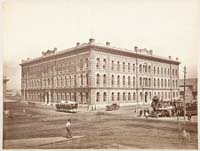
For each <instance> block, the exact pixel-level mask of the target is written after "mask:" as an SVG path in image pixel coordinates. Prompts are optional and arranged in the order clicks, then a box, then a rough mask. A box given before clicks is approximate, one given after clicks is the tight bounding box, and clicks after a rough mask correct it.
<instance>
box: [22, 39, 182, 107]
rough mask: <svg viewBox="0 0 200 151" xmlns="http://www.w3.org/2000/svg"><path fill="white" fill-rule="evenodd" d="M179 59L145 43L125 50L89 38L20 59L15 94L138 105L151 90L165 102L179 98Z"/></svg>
mask: <svg viewBox="0 0 200 151" xmlns="http://www.w3.org/2000/svg"><path fill="white" fill-rule="evenodd" d="M179 64H180V62H179V61H178V58H176V59H172V58H171V56H169V57H167V58H164V57H160V56H156V55H154V54H153V51H152V50H147V49H146V48H144V49H139V48H137V47H134V49H132V50H127V49H121V48H116V47H113V46H111V44H110V42H106V44H99V43H96V42H95V39H89V42H88V43H83V44H80V43H77V44H76V46H75V47H72V48H69V49H66V50H63V51H59V52H57V49H56V48H55V49H54V50H47V51H46V52H42V56H41V57H38V58H35V59H29V58H28V59H27V60H22V63H21V64H20V65H21V69H22V70H21V71H22V73H21V79H22V81H21V94H22V97H23V99H24V100H27V101H37V102H40V103H44V104H54V103H55V102H56V101H60V100H70V101H77V102H78V103H80V104H89V105H94V104H95V105H97V106H98V105H106V104H109V103H114V102H115V103H116V102H117V103H119V104H131V103H132V104H136V103H140V104H143V103H151V100H152V98H153V96H155V95H156V96H158V97H159V98H162V99H163V100H170V101H171V100H174V99H179V87H178V81H179Z"/></svg>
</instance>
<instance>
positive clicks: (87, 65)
mask: <svg viewBox="0 0 200 151" xmlns="http://www.w3.org/2000/svg"><path fill="white" fill-rule="evenodd" d="M85 62H86V68H88V67H89V61H88V58H86V61H85Z"/></svg>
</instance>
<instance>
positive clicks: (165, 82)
mask: <svg viewBox="0 0 200 151" xmlns="http://www.w3.org/2000/svg"><path fill="white" fill-rule="evenodd" d="M166 87H167V80H166V79H165V88H166Z"/></svg>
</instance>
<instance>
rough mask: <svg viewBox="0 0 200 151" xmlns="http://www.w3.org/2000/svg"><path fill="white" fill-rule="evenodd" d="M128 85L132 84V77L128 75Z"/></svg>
mask: <svg viewBox="0 0 200 151" xmlns="http://www.w3.org/2000/svg"><path fill="white" fill-rule="evenodd" d="M128 85H129V86H130V85H131V78H130V76H128Z"/></svg>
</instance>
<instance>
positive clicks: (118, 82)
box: [117, 75, 120, 86]
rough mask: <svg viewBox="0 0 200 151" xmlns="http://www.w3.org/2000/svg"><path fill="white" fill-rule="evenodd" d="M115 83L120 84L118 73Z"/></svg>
mask: <svg viewBox="0 0 200 151" xmlns="http://www.w3.org/2000/svg"><path fill="white" fill-rule="evenodd" d="M117 85H118V86H119V85H120V76H119V75H118V76H117Z"/></svg>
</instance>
